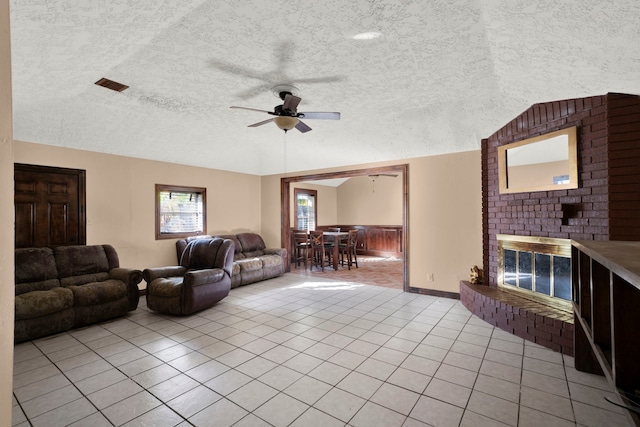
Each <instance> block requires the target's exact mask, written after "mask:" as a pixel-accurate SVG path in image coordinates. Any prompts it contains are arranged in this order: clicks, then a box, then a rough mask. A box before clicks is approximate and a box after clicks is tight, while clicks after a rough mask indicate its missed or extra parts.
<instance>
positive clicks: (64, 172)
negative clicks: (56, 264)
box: [14, 163, 86, 248]
mask: <svg viewBox="0 0 640 427" xmlns="http://www.w3.org/2000/svg"><path fill="white" fill-rule="evenodd" d="M14 175H15V194H14V206H15V217H16V218H15V221H16V226H15V227H16V230H15V239H16V241H15V244H16V248H27V247H40V246H64V245H84V244H86V230H85V228H86V222H85V215H84V212H85V171H83V170H79V169H65V168H54V167H47V166H35V165H25V164H19V163H16V164H15V166H14Z"/></svg>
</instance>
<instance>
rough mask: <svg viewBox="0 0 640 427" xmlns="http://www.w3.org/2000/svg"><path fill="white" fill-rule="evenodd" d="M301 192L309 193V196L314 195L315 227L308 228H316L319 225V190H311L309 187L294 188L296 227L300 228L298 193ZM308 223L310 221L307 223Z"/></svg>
mask: <svg viewBox="0 0 640 427" xmlns="http://www.w3.org/2000/svg"><path fill="white" fill-rule="evenodd" d="M299 194H303V195H307V196H312V197H313V200H314V202H315V203H314V204H313V220H314V224H313V225H314V227H313V228H309V227H307V228H308V230H315V229H316V228H317V227H318V191H317V190H311V189H308V188H294V189H293V206H294V209H295V214H294V217H295V227H294V228H296V229H297V228H299V220H298V219H299V218H300V217H299V216H298V195H299ZM307 225H308V223H307ZM308 230H307V231H308Z"/></svg>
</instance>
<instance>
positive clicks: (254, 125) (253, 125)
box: [247, 119, 273, 128]
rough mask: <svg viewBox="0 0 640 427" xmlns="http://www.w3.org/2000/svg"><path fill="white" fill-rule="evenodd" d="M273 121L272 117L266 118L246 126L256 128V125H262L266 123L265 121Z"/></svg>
mask: <svg viewBox="0 0 640 427" xmlns="http://www.w3.org/2000/svg"><path fill="white" fill-rule="evenodd" d="M272 121H273V119H267V120H263V121H261V122H258V123H254V124H252V125H249V126H247V127H248V128H257V127H258V126H262V125H266V124H267V123H271V122H272Z"/></svg>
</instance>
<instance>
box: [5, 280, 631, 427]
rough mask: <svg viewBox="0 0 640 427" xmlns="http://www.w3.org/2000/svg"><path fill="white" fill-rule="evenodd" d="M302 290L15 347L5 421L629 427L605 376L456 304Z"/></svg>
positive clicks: (322, 286)
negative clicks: (612, 400)
mask: <svg viewBox="0 0 640 427" xmlns="http://www.w3.org/2000/svg"><path fill="white" fill-rule="evenodd" d="M307 282H308V281H307V279H306V278H305V276H299V275H294V274H291V275H289V274H287V275H284V276H281V277H279V278H277V279H273V280H268V281H264V282H259V283H256V284H253V285H251V286H243V287H240V288H236V289H233V290H232V291H231V293H230V295H229V296H228V297H227V298H225V299H224V300H223V301H221V302H220V303H218V304H216V305H215V306H214V307H211V308H209V309H207V310H203V311H202V312H200V313H197V314H195V315H192V316H179V317H178V316H162V315H159V314H157V313H153V312H150V311H148V309H147V308H146V304H145V301H144V297H143V298H142V299H141V301H140V304H139V306H138V309H137V310H135V311H133V312H130V313H128V314H127V316H126V317H123V318H119V319H115V320H112V321H108V322H104V323H102V324H98V325H91V326H89V327H85V328H81V329H78V330H72V331H70V332H68V333H62V334H58V335H55V336H51V337H46V338H43V339H38V340H36V341H33V342H29V343H21V344H18V345H16V346H15V347H14V370H13V373H14V398H13V407H12V411H13V419H12V424H13V425H14V426H22V425H24V426H25V427H26V426H27V425H29V422H31V423H32V425H34V426H38V425H46V426H50V425H51V426H55V425H68V424H70V425H76V426H84V425H91V426H92V427H100V426H102V425H111V424H116V425H120V424H123V423H124V424H125V425H128V426H136V425H158V426H164V425H171V426H174V425H178V426H181V427H186V426H188V425H196V426H210V425H212V424H211V423H212V420H215V425H216V426H222V427H224V426H231V425H235V426H236V427H248V426H250V427H261V426H274V425H275V426H280V425H282V426H285V425H292V426H304V427H309V426H311V427H313V426H316V425H318V426H322V427H326V426H329V427H331V426H351V427H359V426H363V425H366V426H367V427H369V426H375V425H384V426H385V427H386V426H394V425H398V426H400V425H402V426H403V427H424V426H433V425H437V426H449V425H451V426H455V427H470V426H473V427H485V426H496V427H504V426H505V425H514V426H515V424H516V423H518V422H519V427H531V426H537V425H544V426H545V427H556V426H557V427H565V426H566V427H568V426H571V425H576V423H577V425H579V426H581V427H585V426H586V427H590V426H600V425H613V426H621V427H631V424H630V423H629V420H628V419H627V418H626V415H624V410H623V409H621V408H618V407H615V406H613V405H610V404H609V403H608V402H606V401H605V400H604V396H611V395H612V394H611V388H610V387H609V384H608V383H607V382H606V380H605V379H604V378H603V377H598V376H594V375H590V374H585V373H582V372H579V371H576V370H575V369H574V368H573V366H574V360H573V358H572V357H568V356H564V355H561V354H559V353H555V352H553V351H551V350H548V349H546V348H544V347H542V346H540V345H538V344H534V343H530V342H526V341H524V340H522V339H521V338H519V337H516V336H513V335H510V334H508V333H506V332H504V331H502V330H499V329H496V328H494V327H492V326H491V325H489V324H488V323H486V322H484V321H482V320H481V319H479V318H477V317H475V316H473V315H471V313H470V312H469V311H468V310H467V309H466V308H464V306H463V305H462V304H461V303H460V302H459V301H456V300H451V299H447V298H438V297H433V296H426V295H417V294H409V293H403V292H402V291H400V290H396V289H388V288H381V287H375V286H367V285H360V284H357V285H355V286H354V284H352V283H348V282H334V281H331V280H328V279H326V278H323V277H314V280H313V283H312V284H310V283H307ZM85 396H86V397H85ZM91 402H94V403H95V406H94V404H92V403H91ZM96 406H97V407H98V408H99V410H96ZM23 408H24V410H25V412H26V415H25V412H23V410H22V409H23ZM574 413H575V421H574ZM407 415H408V417H407ZM27 416H28V417H29V419H27Z"/></svg>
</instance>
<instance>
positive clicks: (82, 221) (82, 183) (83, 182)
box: [13, 163, 87, 245]
mask: <svg viewBox="0 0 640 427" xmlns="http://www.w3.org/2000/svg"><path fill="white" fill-rule="evenodd" d="M17 170H20V171H23V172H35V173H46V174H64V175H75V176H76V177H77V178H78V243H77V244H78V245H86V244H87V215H86V211H87V209H86V207H87V191H86V189H87V171H85V170H83V169H71V168H61V167H57V166H40V165H30V164H26V163H14V164H13V174H14V176H15V173H16V171H17ZM14 191H15V190H14ZM14 245H15V242H14Z"/></svg>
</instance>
